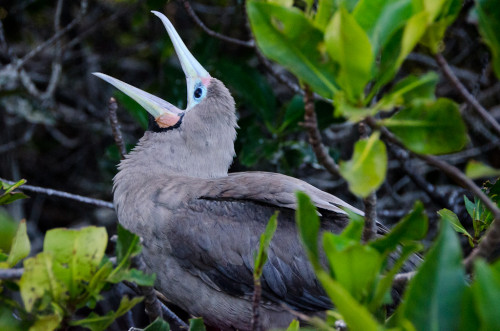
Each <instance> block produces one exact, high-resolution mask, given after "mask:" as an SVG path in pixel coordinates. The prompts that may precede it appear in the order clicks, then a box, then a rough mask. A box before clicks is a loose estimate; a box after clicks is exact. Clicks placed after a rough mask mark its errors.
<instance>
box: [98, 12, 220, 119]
mask: <svg viewBox="0 0 500 331" xmlns="http://www.w3.org/2000/svg"><path fill="white" fill-rule="evenodd" d="M152 13H153V14H155V15H156V16H158V17H159V18H160V19H161V20H162V22H163V25H164V26H165V28H166V29H167V32H168V35H169V36H170V39H171V40H172V43H173V45H174V48H175V52H176V53H177V56H178V57H179V60H180V62H181V65H182V69H183V70H184V74H185V75H186V83H187V91H188V102H187V107H186V111H187V110H189V109H191V108H192V107H193V106H194V105H195V102H194V100H193V93H194V89H195V87H196V86H197V84H205V85H208V82H209V80H210V74H209V73H208V72H207V71H206V70H205V69H204V68H203V67H202V66H201V64H200V63H199V62H198V61H197V60H196V59H195V58H194V56H193V55H192V54H191V53H190V52H189V50H188V49H187V47H186V45H184V43H183V42H182V40H181V37H180V36H179V34H178V33H177V31H175V29H174V27H173V25H172V23H170V21H169V20H168V19H167V18H166V17H165V15H163V14H162V13H160V12H157V11H152ZM93 74H94V75H96V76H97V77H99V78H101V79H103V80H105V81H106V82H108V83H110V84H111V85H113V86H114V87H116V88H117V89H119V90H120V91H122V92H123V93H125V94H126V95H128V96H129V97H131V98H132V99H134V100H135V101H136V102H137V103H139V104H140V105H141V106H142V107H144V109H146V110H147V111H148V112H149V113H150V114H151V115H152V116H153V117H154V118H155V120H156V122H157V123H158V125H159V126H160V127H161V128H166V127H170V126H173V125H175V124H177V122H178V121H179V120H180V119H181V118H182V115H183V113H184V111H182V110H180V109H179V108H177V107H175V106H174V105H172V104H170V103H169V102H167V101H165V100H162V99H160V98H158V97H156V96H154V95H152V94H150V93H147V92H145V91H143V90H140V89H138V88H136V87H134V86H132V85H129V84H127V83H125V82H122V81H121V80H118V79H116V78H113V77H111V76H108V75H105V74H102V73H98V72H96V73H93Z"/></svg>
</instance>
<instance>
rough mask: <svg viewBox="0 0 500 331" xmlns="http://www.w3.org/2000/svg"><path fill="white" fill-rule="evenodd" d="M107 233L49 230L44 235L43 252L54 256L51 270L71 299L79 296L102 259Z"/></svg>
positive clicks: (98, 229) (100, 230)
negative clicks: (64, 286)
mask: <svg viewBox="0 0 500 331" xmlns="http://www.w3.org/2000/svg"><path fill="white" fill-rule="evenodd" d="M107 241H108V234H107V232H106V229H105V228H103V227H95V226H89V227H85V228H82V229H79V230H70V229H53V230H50V231H47V234H46V235H45V240H44V245H43V251H44V252H48V253H51V254H52V255H53V257H54V271H55V272H56V273H57V275H58V278H60V279H62V280H64V282H65V283H66V285H67V287H68V288H69V294H70V297H71V298H76V296H78V295H79V293H81V291H82V290H83V287H84V283H83V281H89V280H90V279H91V278H92V276H93V275H94V273H95V272H96V271H97V268H98V267H99V264H100V263H101V260H102V258H103V256H104V251H105V250H106V246H107Z"/></svg>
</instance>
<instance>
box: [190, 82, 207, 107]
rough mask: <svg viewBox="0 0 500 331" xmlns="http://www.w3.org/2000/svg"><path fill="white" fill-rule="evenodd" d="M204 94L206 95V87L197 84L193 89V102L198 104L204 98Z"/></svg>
mask: <svg viewBox="0 0 500 331" xmlns="http://www.w3.org/2000/svg"><path fill="white" fill-rule="evenodd" d="M206 94H207V89H206V87H205V86H203V85H201V84H199V85H198V86H196V88H195V89H194V92H193V99H194V101H196V102H197V103H198V102H200V101H201V100H202V99H203V98H204V97H205V95H206Z"/></svg>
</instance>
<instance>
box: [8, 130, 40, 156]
mask: <svg viewBox="0 0 500 331" xmlns="http://www.w3.org/2000/svg"><path fill="white" fill-rule="evenodd" d="M35 127H36V125H34V124H33V125H31V126H30V127H29V129H28V130H26V132H25V133H24V135H23V137H22V138H20V139H18V140H14V141H11V142H8V143H6V144H4V145H0V154H2V153H6V152H9V151H11V150H13V149H15V148H17V147H19V146H21V145H24V144H25V143H27V142H28V141H30V139H31V137H32V136H33V132H34V131H35Z"/></svg>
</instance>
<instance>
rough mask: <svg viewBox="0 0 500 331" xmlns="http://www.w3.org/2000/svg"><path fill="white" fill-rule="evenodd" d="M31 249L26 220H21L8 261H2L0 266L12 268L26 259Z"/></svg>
mask: <svg viewBox="0 0 500 331" xmlns="http://www.w3.org/2000/svg"><path fill="white" fill-rule="evenodd" d="M30 250H31V244H30V239H29V238H28V233H27V231H26V220H24V219H23V220H21V222H19V226H18V227H17V231H16V235H15V236H14V239H13V240H12V246H11V248H10V252H9V257H8V258H7V262H0V268H2V267H5V268H11V267H13V266H15V265H16V264H17V263H18V262H19V261H21V260H22V259H24V258H25V257H26V256H28V254H29V253H30Z"/></svg>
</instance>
